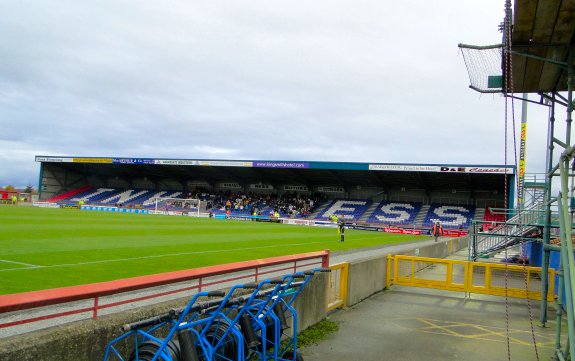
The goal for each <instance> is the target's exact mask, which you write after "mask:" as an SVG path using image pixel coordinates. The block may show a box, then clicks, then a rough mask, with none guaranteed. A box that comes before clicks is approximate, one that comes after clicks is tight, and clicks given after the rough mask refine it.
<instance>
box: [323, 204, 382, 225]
mask: <svg viewBox="0 0 575 361" xmlns="http://www.w3.org/2000/svg"><path fill="white" fill-rule="evenodd" d="M371 204H372V201H371V200H369V199H334V200H333V201H331V202H329V204H328V205H327V207H326V208H325V210H324V211H323V212H321V213H320V214H319V215H318V216H317V217H316V219H322V220H325V219H329V217H331V216H332V215H336V216H339V215H344V216H345V219H347V220H348V221H350V220H359V219H360V218H361V216H363V214H364V213H365V212H366V211H367V210H368V209H369V206H371Z"/></svg>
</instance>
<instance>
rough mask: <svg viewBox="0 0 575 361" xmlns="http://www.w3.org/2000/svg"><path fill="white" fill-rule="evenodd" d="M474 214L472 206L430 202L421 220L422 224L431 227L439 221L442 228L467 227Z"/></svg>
mask: <svg viewBox="0 0 575 361" xmlns="http://www.w3.org/2000/svg"><path fill="white" fill-rule="evenodd" d="M474 214H475V207H473V206H456V205H444V204H438V203H432V204H431V207H429V211H428V212H427V215H426V216H425V220H424V221H423V226H426V227H431V226H432V225H433V224H434V223H436V222H439V223H441V225H442V226H443V227H444V228H462V229H466V228H469V226H470V225H471V220H472V219H473V215H474Z"/></svg>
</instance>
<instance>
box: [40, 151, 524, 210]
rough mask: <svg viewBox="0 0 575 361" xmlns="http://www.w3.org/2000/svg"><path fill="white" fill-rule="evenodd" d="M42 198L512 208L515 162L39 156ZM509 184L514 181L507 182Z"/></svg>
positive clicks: (41, 199)
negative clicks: (202, 195)
mask: <svg viewBox="0 0 575 361" xmlns="http://www.w3.org/2000/svg"><path fill="white" fill-rule="evenodd" d="M36 162H38V163H40V176H39V185H38V189H39V193H40V194H39V200H40V201H43V200H46V199H49V198H51V197H54V196H57V195H61V194H65V193H66V192H71V191H74V190H77V189H79V188H82V187H85V186H92V187H111V188H125V189H150V190H179V191H190V192H193V191H198V190H202V191H206V192H218V191H231V192H236V193H239V192H245V193H248V192H252V193H273V194H283V193H285V192H298V193H306V194H310V193H316V192H319V193H322V194H324V195H325V196H326V197H327V198H348V199H373V200H378V201H379V200H390V201H414V202H421V203H423V204H430V203H432V202H436V203H442V204H456V205H457V204H460V205H473V206H476V207H487V206H498V207H501V206H504V202H505V199H506V197H505V194H506V193H507V195H508V197H507V199H508V205H507V206H508V207H509V208H513V199H514V194H513V192H514V187H513V185H514V182H515V174H516V171H515V167H514V166H509V165H507V166H505V165H470V164H399V163H356V162H312V161H261V160H206V159H156V158H117V157H111V158H106V157H60V156H36ZM506 187H507V189H506Z"/></svg>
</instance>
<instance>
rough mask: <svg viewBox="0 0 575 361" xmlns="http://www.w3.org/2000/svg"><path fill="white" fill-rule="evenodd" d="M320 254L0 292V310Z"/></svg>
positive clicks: (324, 256)
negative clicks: (14, 291)
mask: <svg viewBox="0 0 575 361" xmlns="http://www.w3.org/2000/svg"><path fill="white" fill-rule="evenodd" d="M320 257H321V258H322V267H329V250H324V251H318V252H308V253H301V254H296V255H289V256H279V257H272V258H265V259H257V260H252V261H243V262H235V263H229V264H224V265H216V266H207V267H199V268H193V269H188V270H183V271H175V272H166V273H159V274H155V275H148V276H140V277H132V278H125V279H120V280H115V281H108V282H100V283H91V284H86V285H79V286H70V287H62V288H54V289H48V290H41V291H31V292H24V293H16V294H10V295H3V296H0V313H4V312H12V311H18V310H25V309H30V308H34V307H40V306H50V305H56V304H60V303H65V302H72V301H80V300H86V299H91V298H94V297H102V296H109V295H113V294H117V293H122V292H128V291H134V290H139V289H144V288H149V287H156V286H162V285H167V284H171V283H176V282H182V281H186V280H192V279H196V278H198V277H208V276H217V275H221V274H225V273H230V272H238V271H243V270H247V269H252V268H257V267H261V266H273V265H278V264H282V263H287V262H290V261H301V260H307V259H313V258H320Z"/></svg>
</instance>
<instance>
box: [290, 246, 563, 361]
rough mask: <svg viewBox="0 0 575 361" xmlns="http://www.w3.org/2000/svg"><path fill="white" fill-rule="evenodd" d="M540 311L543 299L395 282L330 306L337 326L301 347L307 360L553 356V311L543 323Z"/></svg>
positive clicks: (480, 360)
mask: <svg viewBox="0 0 575 361" xmlns="http://www.w3.org/2000/svg"><path fill="white" fill-rule="evenodd" d="M424 242H425V243H426V242H429V241H424ZM431 242H433V241H431ZM420 244H421V243H420ZM390 251H392V252H395V251H396V250H391V249H390V248H387V247H386V248H385V249H381V250H371V251H370V252H368V253H366V254H364V256H372V255H374V254H378V253H379V254H381V253H383V254H385V253H389V252H390ZM465 252H466V251H462V252H460V254H459V255H455V257H454V258H463V253H465ZM338 256H339V255H338ZM358 256H359V255H357V254H356V255H354V257H353V258H355V257H358ZM332 262H333V260H332ZM550 306H552V303H550ZM539 313H540V302H539V301H527V300H520V299H513V298H509V299H508V300H507V301H506V299H505V297H496V296H486V295H478V294H471V295H466V294H465V293H460V292H452V291H442V290H433V289H423V288H415V287H405V286H392V287H391V288H390V289H389V290H385V291H383V292H379V293H377V294H375V295H373V296H371V297H369V298H367V299H366V300H364V301H362V302H360V303H358V304H356V305H354V306H352V307H349V308H346V309H343V310H337V311H335V312H333V313H331V314H330V315H329V316H328V319H329V320H331V321H334V322H336V323H338V324H339V330H338V331H337V332H335V333H333V334H331V335H329V336H328V337H327V338H326V339H325V340H323V341H321V342H319V343H318V344H316V345H312V346H307V347H305V348H302V349H301V350H300V351H301V353H302V355H303V356H304V359H305V361H343V360H346V361H348V360H361V361H387V360H397V361H420V360H425V361H440V360H441V361H450V360H466V361H485V360H522V361H525V360H550V359H551V358H552V356H553V354H554V347H555V333H556V321H555V317H556V316H555V310H554V309H553V308H551V307H550V308H549V311H548V315H547V317H548V320H549V321H548V322H547V325H546V327H545V328H542V327H540V326H539V325H540V323H539ZM530 314H531V317H530ZM534 340H535V344H536V346H535V344H534Z"/></svg>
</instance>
